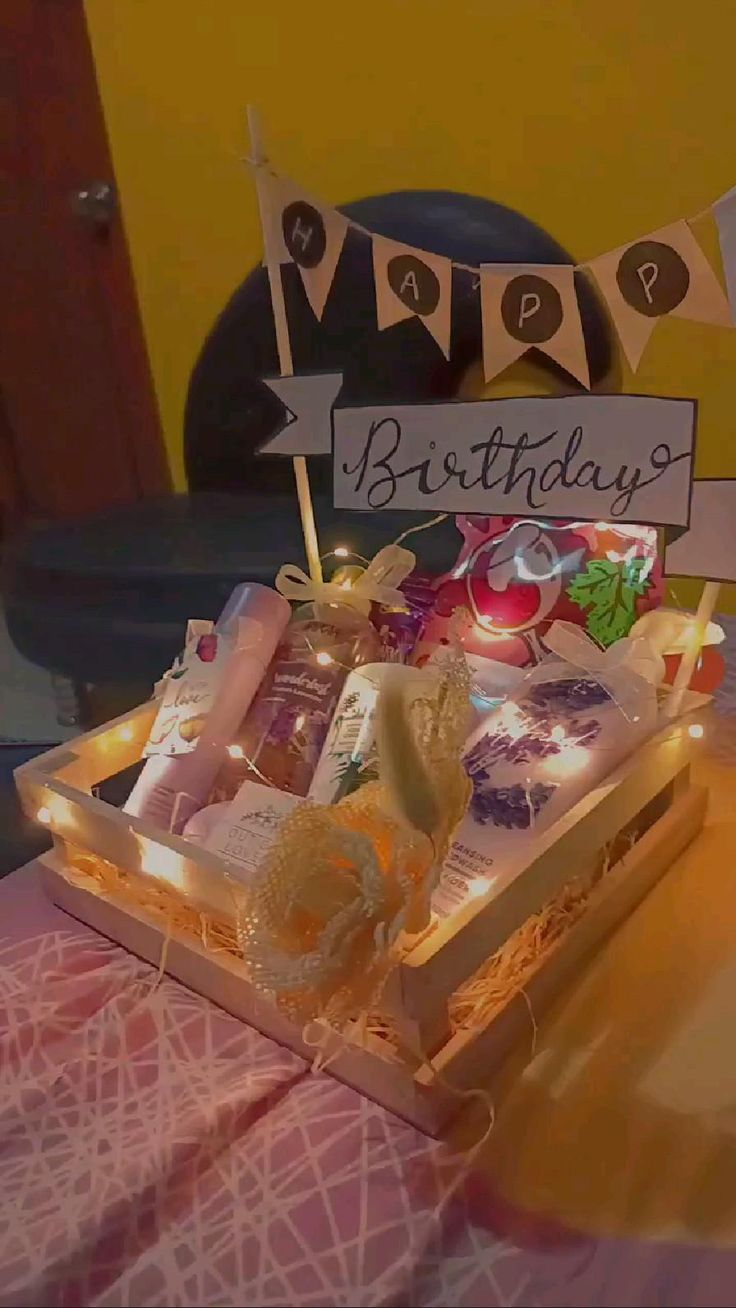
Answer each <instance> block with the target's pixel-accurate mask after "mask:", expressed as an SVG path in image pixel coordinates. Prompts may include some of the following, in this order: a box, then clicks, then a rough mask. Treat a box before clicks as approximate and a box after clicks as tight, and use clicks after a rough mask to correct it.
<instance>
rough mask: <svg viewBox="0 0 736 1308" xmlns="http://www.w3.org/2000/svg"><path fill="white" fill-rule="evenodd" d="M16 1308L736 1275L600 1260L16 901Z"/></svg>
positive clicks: (117, 957)
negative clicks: (41, 1305)
mask: <svg viewBox="0 0 736 1308" xmlns="http://www.w3.org/2000/svg"><path fill="white" fill-rule="evenodd" d="M0 935H1V936H2V942H1V944H0V989H1V992H2V1010H3V1012H2V1034H1V1043H0V1057H1V1059H2V1066H1V1072H0V1077H1V1085H0V1114H1V1116H0V1186H1V1191H0V1192H1V1193H2V1229H1V1231H0V1303H2V1304H7V1305H11V1304H12V1305H22V1304H43V1305H57V1304H64V1305H72V1304H74V1305H76V1304H96V1305H118V1304H126V1305H127V1304H130V1305H180V1304H187V1305H189V1304H191V1305H205V1304H213V1305H214V1304H217V1305H229V1304H233V1305H242V1304H245V1303H247V1304H253V1305H267V1304H268V1305H307V1304H310V1305H320V1306H325V1308H326V1306H327V1305H355V1306H359V1305H379V1304H380V1305H393V1306H395V1308H397V1306H400V1305H401V1306H403V1305H407V1306H408V1305H433V1304H436V1305H468V1306H469V1308H470V1306H478V1305H496V1304H504V1305H511V1304H521V1305H532V1304H539V1305H591V1304H596V1305H601V1306H605V1305H614V1304H616V1305H618V1304H632V1305H633V1304H636V1305H638V1304H647V1305H662V1306H670V1305H671V1306H672V1308H674V1306H675V1305H691V1304H697V1305H711V1304H712V1305H720V1304H723V1305H725V1304H731V1303H733V1293H734V1286H736V1255H734V1254H732V1253H730V1252H723V1251H721V1252H718V1251H716V1250H714V1249H704V1248H703V1247H697V1248H695V1247H693V1246H687V1245H685V1246H681V1245H677V1246H674V1245H672V1244H663V1243H656V1244H654V1243H653V1244H649V1243H639V1242H635V1241H630V1242H629V1241H623V1240H614V1239H593V1238H591V1237H584V1236H582V1235H579V1234H576V1233H575V1232H574V1231H570V1230H566V1229H564V1228H563V1227H561V1226H557V1225H554V1224H550V1223H548V1222H547V1223H545V1222H543V1221H541V1220H537V1219H536V1218H535V1216H534V1214H530V1213H520V1212H516V1211H512V1210H510V1209H509V1208H508V1207H507V1206H504V1205H503V1204H502V1203H500V1202H499V1201H498V1200H497V1199H496V1198H495V1197H494V1191H493V1183H492V1179H491V1178H489V1176H488V1174H487V1173H486V1174H481V1173H480V1172H477V1171H474V1170H473V1169H472V1168H470V1169H468V1168H467V1167H464V1166H463V1165H461V1164H459V1163H458V1160H457V1158H453V1157H452V1156H451V1155H450V1154H449V1152H448V1151H447V1150H446V1149H445V1148H444V1147H442V1146H441V1145H438V1144H437V1143H435V1142H433V1141H431V1140H428V1139H426V1138H424V1137H423V1136H422V1135H420V1134H418V1133H417V1132H416V1131H415V1130H413V1129H412V1128H411V1127H409V1126H407V1125H405V1124H404V1123H402V1122H400V1121H398V1120H397V1119H396V1118H394V1117H392V1116H391V1115H390V1114H389V1113H387V1112H385V1111H383V1110H382V1109H380V1108H378V1107H376V1106H375V1105H374V1104H372V1103H370V1102H368V1101H366V1100H364V1099H362V1098H361V1097H360V1096H359V1095H357V1094H356V1093H354V1092H353V1091H351V1090H349V1089H347V1088H346V1087H344V1086H341V1085H339V1084H337V1083H336V1082H334V1081H333V1080H331V1079H330V1078H329V1077H328V1076H324V1075H318V1076H313V1075H312V1074H311V1073H310V1072H309V1071H308V1069H307V1068H306V1067H305V1065H304V1063H303V1062H302V1061H301V1060H300V1059H299V1058H297V1057H295V1056H294V1055H293V1054H291V1053H289V1052H287V1051H285V1050H284V1049H281V1048H279V1047H278V1046H277V1045H274V1044H273V1043H271V1042H270V1041H268V1040H266V1039H264V1038H263V1037H262V1036H260V1035H258V1034H256V1033H255V1032H254V1031H252V1030H250V1029H249V1028H247V1027H245V1026H242V1025H241V1024H240V1023H238V1022H237V1021H235V1020H234V1019H233V1018H230V1017H228V1016H227V1015H225V1014H223V1013H221V1012H219V1011H218V1010H217V1009H215V1008H214V1007H213V1006H212V1005H211V1004H209V1003H208V1002H207V1001H205V1000H203V999H200V998H198V997H197V996H196V995H193V994H191V993H189V992H188V991H186V990H185V989H183V988H182V987H181V986H179V985H178V984H176V983H175V982H173V981H170V980H168V979H167V978H164V979H163V980H162V981H161V982H160V984H158V985H156V984H155V982H156V974H155V972H154V971H153V970H152V969H151V968H149V967H148V966H146V965H145V964H143V963H141V962H139V961H138V960H137V959H135V958H132V957H131V956H130V955H128V954H126V953H124V952H123V951H122V950H121V949H119V948H117V947H116V946H115V945H112V944H110V943H109V942H108V941H106V940H103V939H101V938H100V937H98V936H96V935H95V934H94V933H93V932H91V931H90V930H88V929H87V928H85V927H83V926H81V925H79V924H78V923H76V922H75V921H73V920H72V919H71V918H68V917H66V916H65V915H64V914H63V913H61V912H59V911H58V910H57V909H55V908H53V907H52V906H51V905H50V904H49V903H48V902H47V901H46V900H45V898H44V896H43V894H42V892H41V890H40V887H39V885H38V882H37V876H36V871H35V869H34V868H33V867H29V868H26V869H23V870H21V871H20V872H18V873H15V874H14V875H12V876H11V877H9V878H7V879H6V880H5V881H4V882H2V883H0Z"/></svg>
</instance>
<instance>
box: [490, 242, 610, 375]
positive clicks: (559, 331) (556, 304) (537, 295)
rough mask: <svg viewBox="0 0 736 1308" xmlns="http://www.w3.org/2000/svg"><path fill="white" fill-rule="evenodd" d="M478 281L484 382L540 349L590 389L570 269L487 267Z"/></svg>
mask: <svg viewBox="0 0 736 1308" xmlns="http://www.w3.org/2000/svg"><path fill="white" fill-rule="evenodd" d="M480 279H481V280H480V302H481V313H482V318H483V368H484V371H485V378H486V381H491V379H492V378H493V377H495V376H496V375H497V374H498V373H499V372H502V371H503V369H504V368H508V366H509V365H510V364H512V363H514V361H515V360H516V359H518V358H519V356H520V355H522V354H524V353H526V351H527V350H530V349H532V348H536V349H538V350H543V351H544V353H545V354H547V355H549V357H550V358H551V359H555V360H556V361H557V363H560V364H561V365H562V367H563V368H565V369H566V370H567V371H568V372H569V373H571V374H572V376H573V377H577V379H578V381H580V382H582V384H583V386H585V387H588V388H589V387H590V376H589V372H588V360H587V357H586V354H585V340H584V338H583V328H582V325H581V322H580V310H579V309H578V299H577V295H576V294H575V271H574V268H573V267H572V265H568V264H559V265H558V264H501V263H499V264H495V263H492V264H484V265H483V267H482V268H481V270H480Z"/></svg>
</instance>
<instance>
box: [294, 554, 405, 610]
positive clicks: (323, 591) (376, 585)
mask: <svg viewBox="0 0 736 1308" xmlns="http://www.w3.org/2000/svg"><path fill="white" fill-rule="evenodd" d="M415 563H416V559H415V557H414V555H413V554H412V552H411V550H405V549H404V548H403V547H402V546H401V545H386V546H385V547H384V548H383V549H382V550H379V551H378V553H377V554H376V556H375V558H374V559H371V562H370V563H369V564H368V567H367V568H366V570H365V572H362V573H361V574H360V576H359V577H356V579H355V581H354V582H353V583H352V585H350V586H344V585H340V584H339V583H336V582H334V581H313V580H312V578H311V577H309V576H307V573H306V572H304V570H303V568H299V567H297V565H296V564H295V563H285V564H284V565H283V567H281V568H279V571H278V575H277V577H276V589H277V591H279V593H280V594H281V595H283V596H284V598H285V599H288V600H296V601H298V603H300V604H304V603H306V602H307V601H308V600H312V601H314V602H315V603H317V604H350V605H351V606H352V608H354V609H358V611H359V612H360V613H369V612H370V607H371V604H372V603H376V604H385V605H387V606H389V607H391V608H398V609H406V607H407V604H406V598H405V596H404V595H402V593H401V591H400V590H399V589H398V586H399V584H400V583H401V582H402V581H403V580H404V578H405V577H408V576H409V573H410V572H411V571H412V570H413V568H414V564H415Z"/></svg>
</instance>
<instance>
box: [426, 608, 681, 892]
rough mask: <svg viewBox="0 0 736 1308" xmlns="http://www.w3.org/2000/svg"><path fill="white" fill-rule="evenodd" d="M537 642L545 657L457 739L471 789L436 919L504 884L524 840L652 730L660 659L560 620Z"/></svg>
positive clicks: (639, 644) (638, 643) (525, 848)
mask: <svg viewBox="0 0 736 1308" xmlns="http://www.w3.org/2000/svg"><path fill="white" fill-rule="evenodd" d="M545 644H546V646H547V647H548V649H549V650H550V653H551V655H552V656H553V657H551V658H550V659H549V660H546V661H544V662H543V663H541V664H539V665H538V666H537V667H535V668H534V669H533V671H532V672H531V673H530V674H529V675H528V676H526V677H525V678H524V680H523V681H522V682H521V684H520V685H519V687H518V689H517V691H516V692H515V694H514V695H513V696H512V697H511V698H509V699H507V700H506V701H505V702H504V703H503V704H502V705H501V706H500V707H498V708H495V709H493V710H492V711H491V712H490V713H488V714H487V715H485V716H484V717H483V718H482V720H481V721H480V722H479V723H478V725H477V726H476V727H475V729H474V730H473V732H472V734H471V735H470V737H469V739H468V741H467V744H466V748H465V752H464V755H463V763H464V766H465V769H466V771H467V773H468V775H469V777H470V780H471V782H472V786H473V793H472V797H471V800H470V806H469V808H468V812H467V814H466V816H465V818H464V819H463V821H462V823H461V824H460V826H459V828H458V830H457V832H456V837H455V840H454V842H453V844H452V847H451V849H450V852H449V855H448V857H447V859H446V860H445V864H444V867H443V871H442V875H441V878H440V883H439V885H438V887H437V889H436V890H435V893H434V896H433V901H432V906H433V908H434V910H435V912H436V913H437V914H438V915H439V916H440V917H446V916H448V915H449V914H450V913H452V912H454V911H455V910H456V909H457V908H459V907H460V906H461V904H463V903H464V902H465V901H466V900H467V899H468V898H470V897H471V896H473V895H481V894H485V893H486V891H487V890H489V889H490V888H491V887H499V886H500V885H501V884H502V883H503V882H505V881H508V880H510V879H511V878H512V877H513V876H514V875H515V873H516V872H517V871H518V869H519V867H520V866H521V865H522V864H523V862H525V861H526V860H527V859H528V856H529V845H530V841H531V840H532V839H534V838H535V837H536V836H538V835H539V834H541V833H542V832H543V831H545V830H547V829H548V828H549V827H550V826H552V825H553V823H554V822H556V821H557V819H558V818H559V817H561V816H562V815H563V814H564V813H566V812H567V811H568V810H569V809H571V808H572V807H573V805H575V804H576V803H577V802H578V800H580V799H581V798H582V797H583V796H584V795H587V794H589V793H590V791H591V790H592V789H593V788H594V787H595V786H596V785H598V783H599V782H600V781H602V780H603V778H604V777H605V776H606V775H607V774H608V773H609V772H611V771H613V769H614V768H615V767H617V766H618V764H619V763H621V762H622V760H623V759H624V758H626V756H627V755H628V754H630V753H631V752H632V751H633V750H634V749H636V748H637V746H638V745H640V744H641V743H642V742H643V741H644V740H645V739H646V738H647V737H648V736H650V735H651V734H652V732H653V731H654V730H655V728H656V725H657V685H658V684H659V682H660V681H661V680H662V677H663V676H664V663H663V661H662V659H661V658H659V656H658V655H657V654H656V653H654V652H653V650H652V648H651V646H650V645H648V644H647V643H645V642H644V641H643V640H640V639H624V640H620V641H618V642H617V643H616V645H615V646H612V647H611V648H610V649H608V650H606V651H603V650H600V649H599V648H598V647H597V646H596V645H595V644H594V643H593V641H592V640H591V639H590V638H589V637H588V636H586V635H585V633H584V632H582V631H581V629H580V628H579V627H576V626H573V625H572V624H570V623H566V622H556V623H554V624H553V626H552V627H551V628H550V630H549V632H548V633H547V636H546V637H545Z"/></svg>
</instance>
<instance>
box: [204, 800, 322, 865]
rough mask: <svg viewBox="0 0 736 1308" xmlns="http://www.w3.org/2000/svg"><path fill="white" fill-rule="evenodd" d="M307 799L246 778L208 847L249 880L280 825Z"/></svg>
mask: <svg viewBox="0 0 736 1308" xmlns="http://www.w3.org/2000/svg"><path fill="white" fill-rule="evenodd" d="M303 803H304V800H303V799H300V798H299V796H298V795H289V794H287V792H286V791H285V790H277V789H276V787H275V786H263V785H261V784H260V783H259V782H257V781H244V782H243V784H242V786H241V787H240V790H239V791H238V793H237V795H236V796H235V798H234V800H233V801H232V803H231V804H230V807H229V809H228V811H227V813H226V814H225V816H224V817H223V818H222V819H221V820H220V821H219V822H218V823H217V825H216V827H215V828H214V830H213V831H212V832H211V833H210V835H209V837H208V839H207V841H206V844H205V848H206V849H210V850H212V852H213V853H215V854H220V855H221V857H222V858H226V859H227V860H228V862H229V863H232V864H233V875H234V876H235V877H237V879H238V880H239V881H244V882H247V881H248V880H249V879H250V877H251V876H252V875H253V873H254V872H256V871H257V869H258V867H259V866H260V864H261V863H262V862H263V859H264V858H265V856H266V854H267V853H268V851H269V849H270V848H271V846H272V844H273V842H274V840H275V839H276V836H277V835H278V831H279V827H280V826H281V823H282V822H283V821H284V819H285V818H286V817H288V815H289V813H292V812H293V811H294V809H295V808H296V807H297V805H298V804H303Z"/></svg>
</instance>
